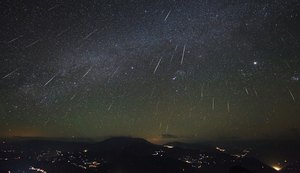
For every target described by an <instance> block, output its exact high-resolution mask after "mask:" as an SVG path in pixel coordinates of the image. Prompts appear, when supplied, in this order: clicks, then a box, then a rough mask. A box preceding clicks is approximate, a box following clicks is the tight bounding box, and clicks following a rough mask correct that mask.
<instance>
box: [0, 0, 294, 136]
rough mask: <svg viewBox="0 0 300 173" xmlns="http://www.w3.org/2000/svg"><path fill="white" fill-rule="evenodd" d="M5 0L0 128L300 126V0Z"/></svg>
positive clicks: (131, 131) (41, 132) (267, 129)
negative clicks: (31, 0)
mask: <svg viewBox="0 0 300 173" xmlns="http://www.w3.org/2000/svg"><path fill="white" fill-rule="evenodd" d="M0 7H1V13H2V14H1V18H0V19H1V20H0V21H1V27H0V28H1V29H0V30H1V33H0V35H1V37H0V38H1V42H0V50H1V52H0V57H1V59H0V61H1V63H0V64H1V70H0V105H1V107H0V110H1V111H0V135H1V136H45V137H85V138H98V137H104V136H118V135H125V136H137V137H144V138H149V139H150V138H151V139H152V138H159V139H160V138H168V137H170V138H182V139H261V138H263V139H265V138H267V139H268V138H297V137H299V128H300V127H299V123H300V118H299V113H300V88H299V87H300V83H299V78H300V57H299V56H300V49H299V39H300V32H299V31H300V22H299V21H300V20H299V10H300V3H299V2H298V1H297V0H290V1H284V0H279V1H248V2H244V1H217V0H215V1H206V0H200V1H198V0H190V1H184V0H165V1H158V0H154V1H146V0H140V1H137V0H125V1H123V0H100V1H96V0H94V1H92V0H91V1H84V0H79V1H77V0H76V1H75V0H74V1H71V0H70V1H38V2H30V3H29V2H27V1H1V2H0Z"/></svg>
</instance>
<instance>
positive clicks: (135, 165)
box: [0, 137, 276, 173]
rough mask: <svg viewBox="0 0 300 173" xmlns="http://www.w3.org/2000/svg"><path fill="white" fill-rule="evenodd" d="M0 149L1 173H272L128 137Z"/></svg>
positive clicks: (244, 161) (204, 150) (7, 144)
mask: <svg viewBox="0 0 300 173" xmlns="http://www.w3.org/2000/svg"><path fill="white" fill-rule="evenodd" d="M197 147H199V148H200V149H199V148H198V149H197ZM0 148H1V150H0V170H4V172H5V171H6V172H8V171H11V172H28V171H29V172H32V171H33V170H40V171H38V172H42V171H41V170H44V171H45V172H55V173H64V172H70V171H71V172H74V173H81V172H94V173H97V172H99V173H118V172H122V173H183V172H188V173H197V172H203V173H215V172H218V173H275V172H276V171H275V170H273V169H272V168H270V167H269V166H267V165H265V164H263V163H262V162H260V161H259V160H257V159H255V158H250V157H242V158H239V157H236V156H233V155H230V154H228V153H226V152H221V151H218V150H216V149H215V148H214V147H210V146H209V145H191V144H184V143H178V142H177V143H168V144H166V145H155V144H152V143H150V142H148V141H146V140H144V139H141V138H130V137H114V138H109V139H107V140H104V141H102V142H66V141H53V140H32V139H31V140H28V141H26V140H22V141H14V142H11V141H4V142H3V143H1V144H0Z"/></svg>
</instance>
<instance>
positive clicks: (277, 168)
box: [272, 165, 282, 171]
mask: <svg viewBox="0 0 300 173" xmlns="http://www.w3.org/2000/svg"><path fill="white" fill-rule="evenodd" d="M272 168H273V169H275V170H276V171H280V170H281V169H282V168H281V167H280V166H278V165H273V166H272Z"/></svg>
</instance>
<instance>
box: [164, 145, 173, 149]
mask: <svg viewBox="0 0 300 173" xmlns="http://www.w3.org/2000/svg"><path fill="white" fill-rule="evenodd" d="M164 147H165V148H174V146H172V145H164Z"/></svg>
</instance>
